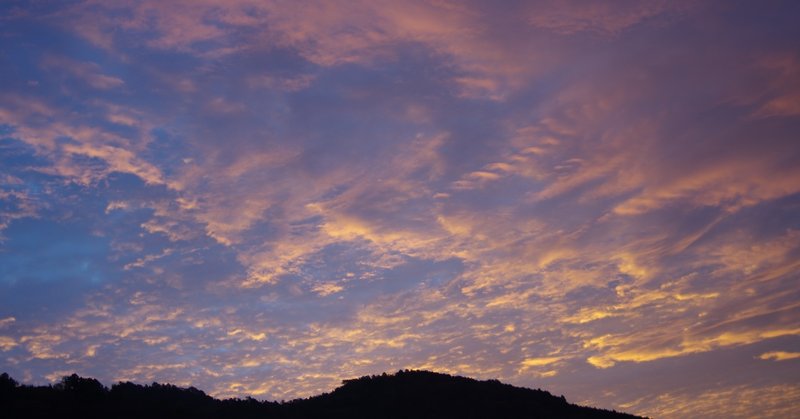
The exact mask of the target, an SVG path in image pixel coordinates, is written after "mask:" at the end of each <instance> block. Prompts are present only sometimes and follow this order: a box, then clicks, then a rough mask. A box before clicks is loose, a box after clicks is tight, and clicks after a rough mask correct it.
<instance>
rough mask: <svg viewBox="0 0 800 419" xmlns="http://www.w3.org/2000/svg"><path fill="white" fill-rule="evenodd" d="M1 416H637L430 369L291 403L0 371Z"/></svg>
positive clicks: (349, 384)
mask: <svg viewBox="0 0 800 419" xmlns="http://www.w3.org/2000/svg"><path fill="white" fill-rule="evenodd" d="M0 406H2V410H1V411H0V415H2V416H4V417H82V418H101V417H102V418H106V417H117V418H140V417H148V418H159V417H194V418H218V417H225V418H265V419H269V418H576V419H577V418H586V419H594V418H598V419H600V418H604V419H605V418H609V419H611V418H614V419H617V418H619V419H622V418H637V417H638V416H633V415H629V414H625V413H619V412H615V411H610V410H603V409H597V408H592V407H584V406H578V405H574V404H570V403H568V402H567V401H566V400H565V399H564V397H563V396H561V397H557V396H554V395H552V394H550V393H549V392H547V391H544V390H533V389H528V388H521V387H514V386H512V385H509V384H503V383H501V382H500V381H497V380H487V381H479V380H474V379H471V378H465V377H457V376H451V375H447V374H440V373H435V372H429V371H410V370H404V371H398V372H397V373H395V374H385V373H384V374H382V375H374V376H365V377H361V378H357V379H352V380H344V381H343V382H342V386H340V387H338V388H337V389H335V390H333V391H332V392H330V393H323V394H320V395H318V396H313V397H309V398H306V399H296V400H292V401H289V402H281V403H278V402H271V401H258V400H256V399H253V398H250V397H248V398H245V399H226V400H218V399H215V398H213V397H211V396H209V395H207V394H205V393H204V392H203V391H201V390H198V389H196V388H194V387H189V388H180V387H177V386H173V385H170V384H158V383H153V384H150V385H140V384H134V383H130V382H124V383H117V384H114V385H112V386H111V388H110V389H109V388H107V387H105V386H103V385H102V384H101V383H100V382H99V381H98V380H96V379H93V378H83V377H80V376H78V375H75V374H73V375H71V376H67V377H64V378H62V380H61V381H60V382H59V383H57V384H55V385H50V386H28V385H19V384H18V383H17V382H16V381H15V380H14V379H12V378H11V377H9V376H8V374H2V375H0Z"/></svg>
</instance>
